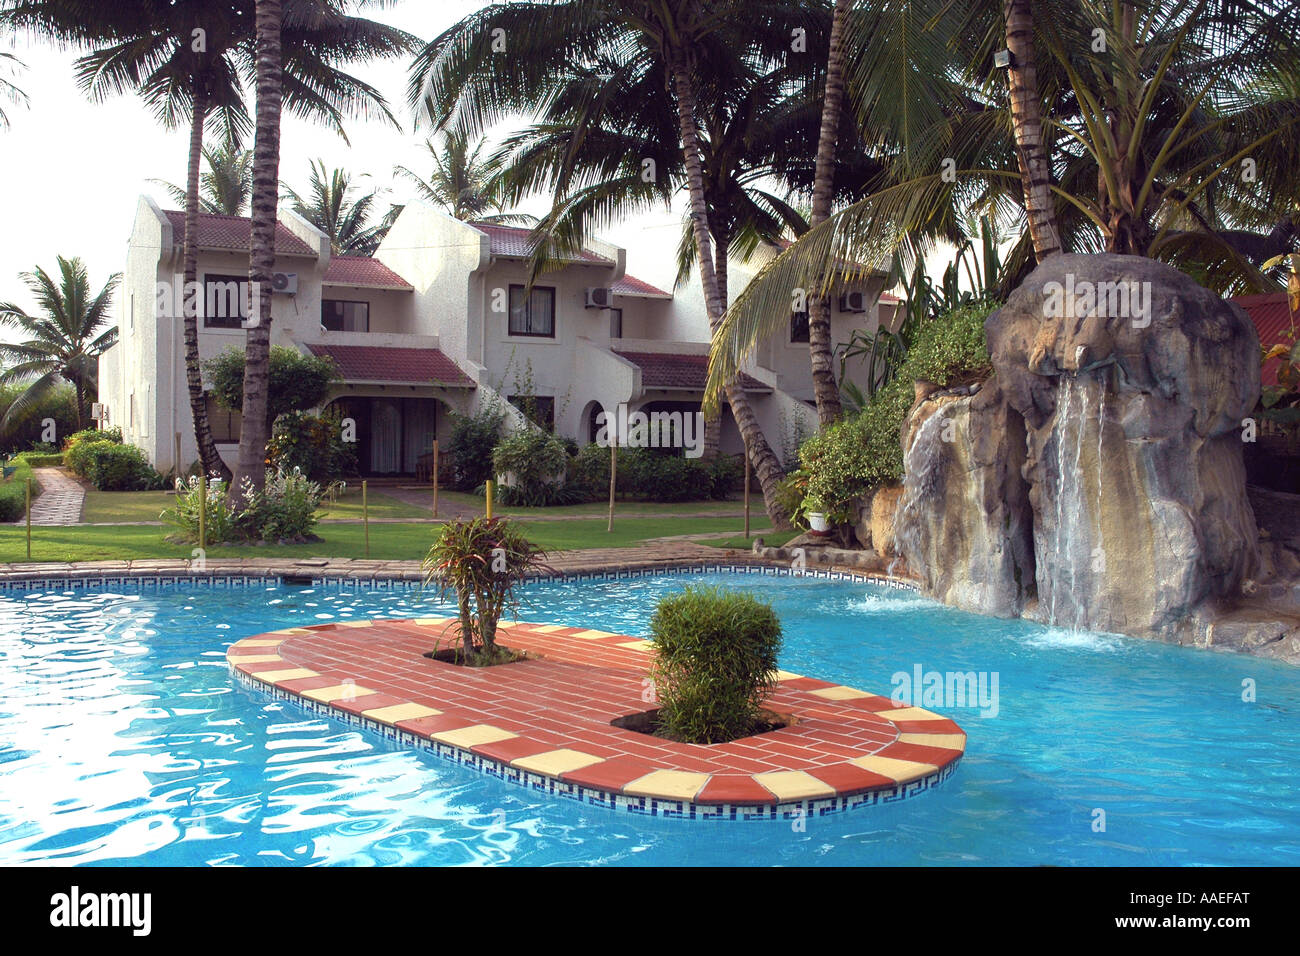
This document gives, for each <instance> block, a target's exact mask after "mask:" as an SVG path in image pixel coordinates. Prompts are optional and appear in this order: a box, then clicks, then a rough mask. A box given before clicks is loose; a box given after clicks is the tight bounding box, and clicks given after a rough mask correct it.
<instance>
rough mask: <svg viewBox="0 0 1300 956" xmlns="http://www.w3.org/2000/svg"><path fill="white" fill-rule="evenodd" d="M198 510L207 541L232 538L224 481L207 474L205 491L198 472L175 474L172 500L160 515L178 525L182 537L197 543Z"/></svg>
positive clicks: (230, 512) (230, 514)
mask: <svg viewBox="0 0 1300 956" xmlns="http://www.w3.org/2000/svg"><path fill="white" fill-rule="evenodd" d="M201 512H202V513H203V515H204V523H205V528H204V531H205V533H206V536H207V541H208V543H209V544H214V543H217V542H222V541H232V540H234V539H235V537H236V533H235V515H234V512H233V511H232V510H231V509H230V507H229V505H228V504H227V502H226V483H225V482H224V481H222V480H221V479H220V478H217V477H213V478H209V479H208V482H207V487H206V492H205V490H204V489H202V488H200V481H199V476H198V475H191V476H190V477H189V478H186V479H181V478H177V479H176V503H175V505H174V506H173V507H171V508H170V509H168V510H167V511H164V512H163V513H162V514H161V515H160V517H161V518H162V520H163V521H166V522H167V523H169V524H172V525H175V526H176V527H177V528H179V529H180V536H181V537H182V538H184V539H185V540H186V541H192V542H195V543H197V542H198V540H199V514H200V513H201Z"/></svg>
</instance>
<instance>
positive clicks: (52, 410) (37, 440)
mask: <svg viewBox="0 0 1300 956" xmlns="http://www.w3.org/2000/svg"><path fill="white" fill-rule="evenodd" d="M29 384H30V383H25V382H24V383H17V384H11V385H0V420H3V419H4V416H5V415H6V413H8V411H9V407H10V406H11V405H13V403H14V402H15V401H17V399H18V398H19V396H21V395H22V394H23V393H24V392H26V391H27V389H28V387H29ZM47 419H53V420H54V434H55V435H70V434H72V433H73V432H74V431H75V430H76V428H77V392H76V390H75V389H74V388H73V387H72V386H71V385H56V386H54V387H53V388H51V389H50V390H49V391H47V392H45V393H44V394H42V395H40V396H39V397H37V398H36V400H35V401H34V402H33V403H32V406H31V407H30V408H29V409H28V410H27V412H26V413H24V414H23V415H22V418H21V419H20V420H19V421H17V422H11V423H10V426H9V429H8V430H7V431H5V432H4V433H3V434H0V453H3V454H6V455H10V454H13V453H14V452H16V451H20V450H22V449H24V448H30V449H35V448H37V447H38V446H40V445H42V442H41V438H42V437H43V436H44V435H45V432H46V420H47ZM57 450H58V449H54V448H51V449H50V451H57Z"/></svg>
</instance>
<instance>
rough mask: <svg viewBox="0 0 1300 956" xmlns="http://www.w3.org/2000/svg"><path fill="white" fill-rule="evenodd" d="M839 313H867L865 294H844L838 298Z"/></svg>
mask: <svg viewBox="0 0 1300 956" xmlns="http://www.w3.org/2000/svg"><path fill="white" fill-rule="evenodd" d="M840 311H841V312H865V311H867V294H866V293H865V292H846V293H844V294H843V295H842V296H840Z"/></svg>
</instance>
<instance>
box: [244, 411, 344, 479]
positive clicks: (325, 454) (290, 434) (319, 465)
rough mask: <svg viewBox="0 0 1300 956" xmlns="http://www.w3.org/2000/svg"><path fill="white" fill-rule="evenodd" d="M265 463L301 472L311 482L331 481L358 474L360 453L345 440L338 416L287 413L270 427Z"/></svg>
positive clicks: (335, 414) (285, 469)
mask: <svg viewBox="0 0 1300 956" xmlns="http://www.w3.org/2000/svg"><path fill="white" fill-rule="evenodd" d="M266 460H267V464H269V465H270V466H271V467H272V468H276V469H279V470H282V471H293V470H294V469H295V468H296V469H298V470H299V471H301V472H302V473H303V474H304V475H306V476H307V477H308V478H310V479H311V480H312V481H318V482H321V481H323V482H331V481H336V480H338V479H339V478H344V477H346V476H349V475H355V474H356V473H357V450H356V445H355V444H354V443H350V442H345V441H344V440H343V425H342V421H341V420H340V418H339V416H338V414H337V413H330V414H326V415H324V416H320V417H318V416H316V415H309V414H307V413H306V412H286V413H285V414H283V415H281V416H280V417H279V418H277V419H276V420H275V424H274V425H273V426H272V427H271V439H270V441H268V442H267V443H266Z"/></svg>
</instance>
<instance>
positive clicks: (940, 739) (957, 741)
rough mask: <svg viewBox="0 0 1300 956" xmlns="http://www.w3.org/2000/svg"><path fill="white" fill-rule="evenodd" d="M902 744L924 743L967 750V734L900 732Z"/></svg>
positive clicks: (950, 748)
mask: <svg viewBox="0 0 1300 956" xmlns="http://www.w3.org/2000/svg"><path fill="white" fill-rule="evenodd" d="M898 742H899V743H900V744H924V745H925V746H927V747H945V748H947V749H948V750H965V749H966V735H965V734H899V735H898Z"/></svg>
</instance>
